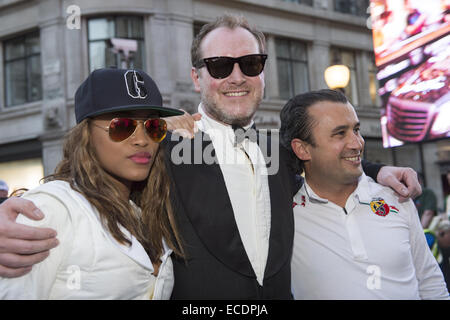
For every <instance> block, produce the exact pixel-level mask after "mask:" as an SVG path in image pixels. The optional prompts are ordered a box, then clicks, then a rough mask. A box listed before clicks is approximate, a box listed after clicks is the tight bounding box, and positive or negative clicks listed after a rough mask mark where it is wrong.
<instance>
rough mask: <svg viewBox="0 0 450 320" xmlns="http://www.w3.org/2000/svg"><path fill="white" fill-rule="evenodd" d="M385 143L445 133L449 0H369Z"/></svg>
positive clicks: (449, 119)
mask: <svg viewBox="0 0 450 320" xmlns="http://www.w3.org/2000/svg"><path fill="white" fill-rule="evenodd" d="M371 18H372V32H373V41H374V51H375V63H376V65H377V67H378V73H377V78H378V80H379V82H380V89H379V95H380V97H381V101H382V103H383V108H382V114H381V127H382V134H383V145H384V147H395V146H399V145H402V144H404V143H408V142H413V143H414V142H421V141H428V140H435V139H440V138H445V137H450V83H449V80H448V76H449V74H450V0H427V1H422V0H372V1H371Z"/></svg>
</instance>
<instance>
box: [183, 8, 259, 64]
mask: <svg viewBox="0 0 450 320" xmlns="http://www.w3.org/2000/svg"><path fill="white" fill-rule="evenodd" d="M221 27H225V28H229V29H231V30H233V29H236V28H244V29H246V30H248V31H249V32H250V33H251V34H252V35H253V36H254V37H255V39H256V41H257V42H258V47H259V53H266V38H265V37H264V34H263V33H262V32H261V31H259V30H258V29H256V28H255V27H253V26H251V25H250V24H249V23H248V21H247V19H245V18H244V17H243V16H235V15H230V14H224V15H222V16H220V17H217V18H216V20H214V21H212V22H210V23H207V24H205V25H203V26H202V28H201V29H200V32H199V33H198V34H197V35H196V36H195V37H194V39H193V40H192V46H191V63H192V66H193V67H195V66H196V65H197V64H198V62H199V61H200V60H201V59H202V58H203V57H202V53H201V50H200V45H201V43H202V40H203V39H204V38H205V37H206V35H207V34H208V33H210V32H211V31H213V30H214V29H217V28H221Z"/></svg>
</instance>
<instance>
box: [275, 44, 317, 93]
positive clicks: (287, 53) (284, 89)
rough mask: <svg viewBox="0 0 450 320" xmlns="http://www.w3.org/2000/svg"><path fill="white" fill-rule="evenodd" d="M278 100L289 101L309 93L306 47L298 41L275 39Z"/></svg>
mask: <svg viewBox="0 0 450 320" xmlns="http://www.w3.org/2000/svg"><path fill="white" fill-rule="evenodd" d="M275 46H276V53H277V69H278V88H279V95H280V98H283V99H289V98H291V97H293V96H295V95H297V94H300V93H304V92H306V91H309V77H308V59H307V53H306V45H305V44H304V43H302V42H299V41H294V40H288V39H275Z"/></svg>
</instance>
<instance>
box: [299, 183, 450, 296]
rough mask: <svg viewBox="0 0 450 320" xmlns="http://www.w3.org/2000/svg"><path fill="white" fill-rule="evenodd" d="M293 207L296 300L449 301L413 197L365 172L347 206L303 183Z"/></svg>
mask: <svg viewBox="0 0 450 320" xmlns="http://www.w3.org/2000/svg"><path fill="white" fill-rule="evenodd" d="M294 206H295V207H294V219H295V237H294V249H293V257H292V290H293V295H294V298H295V299H358V300H360V299H448V291H447V289H446V285H445V282H444V278H443V276H442V273H441V270H440V268H439V266H438V264H437V262H436V260H435V259H434V257H433V255H432V254H431V252H430V250H429V248H428V245H427V243H426V240H425V236H424V232H423V229H422V227H421V225H420V222H419V218H418V215H417V211H416V209H415V207H414V204H413V202H412V201H411V200H409V201H408V202H405V203H399V202H398V200H397V197H396V196H395V194H394V192H393V191H392V190H391V189H390V188H387V187H383V186H381V185H379V184H377V183H375V182H374V181H373V180H372V179H371V178H369V177H367V176H365V175H364V174H363V175H362V176H361V177H360V180H359V184H358V187H357V189H356V190H355V191H354V192H353V193H352V194H351V195H350V196H349V198H348V200H347V202H346V204H345V208H341V207H339V206H338V205H336V204H334V203H332V202H330V201H328V200H326V199H322V198H320V197H319V196H317V195H316V194H315V193H314V192H313V191H312V189H311V188H310V187H309V186H308V183H307V182H306V181H305V184H304V185H303V187H302V188H301V189H300V190H299V192H298V193H297V194H296V195H295V197H294Z"/></svg>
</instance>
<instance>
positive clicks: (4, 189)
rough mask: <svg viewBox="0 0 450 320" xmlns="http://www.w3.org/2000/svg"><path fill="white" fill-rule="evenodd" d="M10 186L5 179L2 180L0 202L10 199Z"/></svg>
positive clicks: (0, 182) (0, 181)
mask: <svg viewBox="0 0 450 320" xmlns="http://www.w3.org/2000/svg"><path fill="white" fill-rule="evenodd" d="M8 191H9V187H8V185H7V184H6V182H5V181H3V180H0V203H2V202H3V201H5V200H6V199H8Z"/></svg>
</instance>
